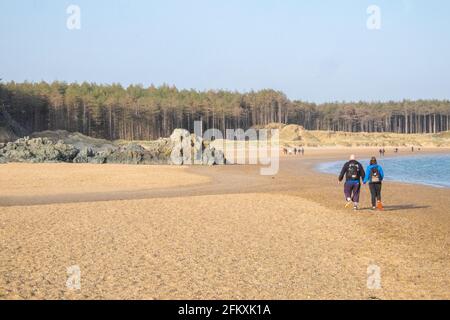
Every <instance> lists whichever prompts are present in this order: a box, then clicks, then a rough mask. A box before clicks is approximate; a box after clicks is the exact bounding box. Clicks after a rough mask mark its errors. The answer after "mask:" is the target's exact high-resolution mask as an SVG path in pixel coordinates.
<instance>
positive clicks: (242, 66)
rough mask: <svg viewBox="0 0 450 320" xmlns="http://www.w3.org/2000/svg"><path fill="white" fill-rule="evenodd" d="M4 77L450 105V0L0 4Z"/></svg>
mask: <svg viewBox="0 0 450 320" xmlns="http://www.w3.org/2000/svg"><path fill="white" fill-rule="evenodd" d="M70 5H77V6H78V7H79V8H80V26H81V28H80V29H74V30H70V29H69V28H67V20H68V18H69V17H70V14H68V13H67V8H68V7H69V6H70ZM371 5H376V6H378V8H379V9H380V20H379V21H380V29H376V30H373V29H369V28H368V27H367V21H368V19H371V18H373V17H372V14H371V13H368V12H367V9H368V7H369V6H371ZM375 18H376V17H375ZM0 78H3V81H17V82H22V81H41V80H45V81H54V80H59V81H67V82H83V81H89V82H96V83H121V84H122V85H124V86H127V85H129V84H142V85H144V86H148V85H150V84H155V85H162V84H170V85H175V86H177V87H178V88H186V89H191V88H193V89H197V90H208V89H226V90H233V91H234V90H236V91H240V92H246V91H249V90H259V89H264V88H271V89H275V90H280V91H283V92H284V93H286V95H287V96H288V97H289V98H290V99H293V100H294V99H295V100H304V101H311V102H317V103H321V102H329V101H359V100H364V101H387V100H402V99H413V100H415V99H450V1H447V0H440V1H439V0H428V1H424V0H340V1H336V0H309V1H306V0H305V1H301V0H277V1H276V0H245V1H242V0H226V1H225V0H189V1H186V0H95V1H92V0H70V1H66V0H0Z"/></svg>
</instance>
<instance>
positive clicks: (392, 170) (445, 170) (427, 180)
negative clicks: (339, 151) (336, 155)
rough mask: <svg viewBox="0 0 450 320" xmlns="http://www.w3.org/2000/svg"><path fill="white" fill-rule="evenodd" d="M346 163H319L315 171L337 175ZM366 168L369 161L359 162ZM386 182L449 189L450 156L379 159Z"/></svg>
mask: <svg viewBox="0 0 450 320" xmlns="http://www.w3.org/2000/svg"><path fill="white" fill-rule="evenodd" d="M345 162H346V161H333V162H326V163H321V164H319V165H318V166H317V168H316V169H317V170H318V171H320V172H323V173H329V174H336V175H339V173H340V171H341V169H342V166H343V165H344V163H345ZM360 162H361V163H362V164H363V165H364V167H365V168H366V167H367V166H368V165H369V159H364V160H360ZM378 163H379V164H380V165H381V166H382V167H383V170H384V172H385V176H386V177H385V179H386V180H387V181H397V182H404V183H412V184H421V185H427V186H433V187H438V188H450V154H439V155H417V156H409V157H396V158H381V159H380V158H379V159H378Z"/></svg>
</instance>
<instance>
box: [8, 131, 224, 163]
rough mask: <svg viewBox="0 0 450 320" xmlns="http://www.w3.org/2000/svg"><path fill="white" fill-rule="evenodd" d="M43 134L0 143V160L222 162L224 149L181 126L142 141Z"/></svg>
mask: <svg viewBox="0 0 450 320" xmlns="http://www.w3.org/2000/svg"><path fill="white" fill-rule="evenodd" d="M43 135H44V136H45V137H37V138H29V137H25V138H22V139H19V140H16V141H15V142H9V143H7V144H0V163H6V162H73V163H95V164H104V163H116V164H173V165H187V164H198V165H201V164H204V165H216V164H218V165H221V164H225V159H224V155H223V152H221V151H220V150H216V149H215V148H214V147H211V146H209V144H208V143H206V142H205V141H203V140H202V138H200V137H198V136H196V135H191V134H190V133H189V132H187V131H186V130H182V129H177V130H175V131H174V133H173V134H172V136H171V137H170V138H168V139H159V140H156V141H149V142H144V143H143V145H140V144H137V143H129V144H125V145H116V144H113V143H111V142H106V141H101V140H96V139H92V138H89V137H86V136H83V135H81V134H69V133H67V132H62V131H61V132H45V133H43ZM35 136H36V135H35ZM57 137H65V138H66V141H64V140H56V138H57ZM68 141H70V142H72V143H74V144H72V143H68Z"/></svg>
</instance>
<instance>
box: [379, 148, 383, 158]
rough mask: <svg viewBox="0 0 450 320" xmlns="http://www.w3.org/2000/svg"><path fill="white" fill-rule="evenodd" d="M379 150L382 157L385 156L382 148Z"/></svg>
mask: <svg viewBox="0 0 450 320" xmlns="http://www.w3.org/2000/svg"><path fill="white" fill-rule="evenodd" d="M378 152H379V153H380V157H382V156H383V150H382V149H380V150H378Z"/></svg>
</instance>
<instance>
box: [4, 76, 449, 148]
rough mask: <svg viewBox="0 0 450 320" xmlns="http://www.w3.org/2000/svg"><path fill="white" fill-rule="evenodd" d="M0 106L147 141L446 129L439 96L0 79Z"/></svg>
mask: <svg viewBox="0 0 450 320" xmlns="http://www.w3.org/2000/svg"><path fill="white" fill-rule="evenodd" d="M0 106H1V107H3V108H4V109H5V110H7V112H8V113H9V114H10V115H11V117H12V118H13V119H14V120H15V121H16V122H18V123H19V124H20V125H21V126H23V127H24V128H25V130H27V131H28V132H30V133H31V132H36V131H43V130H57V129H63V130H68V131H72V132H81V133H83V134H86V135H89V136H93V137H98V138H105V139H110V140H115V139H125V140H151V139H157V138H159V137H166V136H169V135H170V134H171V132H172V131H173V129H175V128H185V129H187V130H190V131H192V130H193V124H194V121H195V120H201V121H203V123H204V127H205V128H204V129H207V128H217V129H220V130H222V131H224V130H225V129H235V128H242V129H248V128H250V127H252V126H256V125H258V126H261V125H267V124H269V123H275V122H279V123H285V124H298V125H301V126H303V127H305V129H308V130H328V131H348V132H395V133H438V132H441V131H448V130H449V128H450V102H449V101H447V100H417V101H409V100H404V101H401V102H393V101H392V102H372V103H367V102H356V103H354V102H336V103H325V104H314V103H308V102H303V101H291V100H289V99H288V98H287V97H286V95H285V94H283V93H282V92H279V91H275V90H270V89H269V90H260V91H251V92H247V93H239V92H230V91H223V90H210V91H205V92H199V91H196V90H178V89H177V88H176V87H174V86H168V85H163V86H160V87H155V86H150V87H143V86H141V85H131V86H129V87H127V88H124V87H123V86H121V85H119V84H111V85H99V84H95V83H86V82H85V83H82V84H78V83H72V84H68V83H65V82H53V83H46V82H39V83H30V82H24V83H15V82H8V83H1V84H0Z"/></svg>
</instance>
